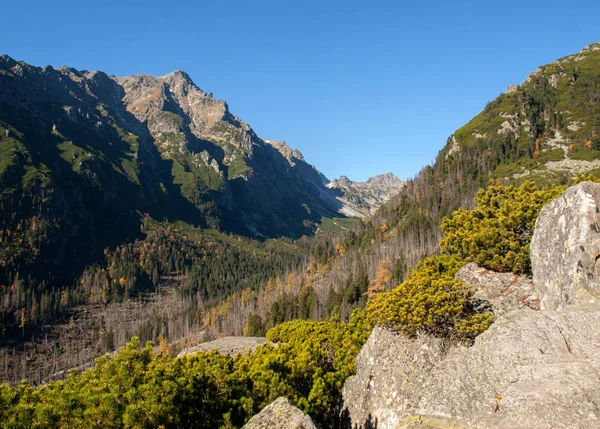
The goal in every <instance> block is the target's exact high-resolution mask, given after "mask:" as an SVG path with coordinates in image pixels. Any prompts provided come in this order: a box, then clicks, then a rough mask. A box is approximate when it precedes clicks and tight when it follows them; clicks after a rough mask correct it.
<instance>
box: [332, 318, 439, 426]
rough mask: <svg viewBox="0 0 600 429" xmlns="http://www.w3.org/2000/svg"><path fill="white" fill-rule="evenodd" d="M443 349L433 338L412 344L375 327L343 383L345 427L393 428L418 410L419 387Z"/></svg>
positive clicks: (418, 339) (426, 338)
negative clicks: (352, 374)
mask: <svg viewBox="0 0 600 429" xmlns="http://www.w3.org/2000/svg"><path fill="white" fill-rule="evenodd" d="M445 349H446V348H445V347H444V344H443V342H442V341H441V340H439V339H437V338H432V337H426V336H423V337H419V338H417V339H416V340H414V341H413V340H409V339H408V338H406V337H404V336H402V335H398V334H395V333H393V332H391V331H389V330H387V329H383V328H380V327H376V328H375V329H374V330H373V332H372V333H371V336H370V337H369V339H368V341H367V342H366V343H365V345H364V346H363V348H362V349H361V351H360V353H359V354H358V356H357V358H356V368H357V371H356V375H355V376H352V377H350V378H348V379H347V380H346V382H345V383H344V388H343V393H342V395H343V399H344V412H343V414H344V417H345V418H346V420H347V421H346V426H348V427H353V428H354V427H355V426H356V425H359V427H365V428H368V427H370V426H371V427H377V428H378V429H385V428H396V427H397V425H398V424H399V423H400V420H401V418H402V417H403V416H407V415H410V414H412V413H413V411H414V410H415V409H416V408H417V407H418V404H419V397H420V395H421V390H422V389H421V386H422V385H423V383H424V382H425V380H426V378H427V377H428V374H429V373H430V371H431V370H432V369H433V368H434V367H435V365H436V364H437V363H438V362H439V361H440V360H441V359H442V357H443V356H444V354H445ZM348 419H349V420H348ZM375 420H377V426H375Z"/></svg>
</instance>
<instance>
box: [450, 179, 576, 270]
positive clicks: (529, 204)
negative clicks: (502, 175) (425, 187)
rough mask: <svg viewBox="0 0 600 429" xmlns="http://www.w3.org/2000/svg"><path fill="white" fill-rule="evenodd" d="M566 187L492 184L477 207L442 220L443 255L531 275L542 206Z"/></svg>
mask: <svg viewBox="0 0 600 429" xmlns="http://www.w3.org/2000/svg"><path fill="white" fill-rule="evenodd" d="M564 189H565V188H564V187H553V188H552V189H537V188H536V186H535V184H534V183H533V182H525V183H523V184H522V185H521V186H520V187H516V186H513V185H511V186H506V187H504V186H500V185H493V186H490V187H489V188H488V189H487V190H480V191H479V192H478V193H477V198H476V202H477V207H476V208H475V209H473V210H465V209H462V208H461V209H458V210H456V211H455V212H454V213H453V214H452V217H451V218H444V219H443V220H442V230H443V231H444V234H445V237H444V239H443V240H442V241H441V243H440V244H441V247H442V253H444V254H451V255H457V256H459V257H461V258H463V259H464V260H465V261H467V262H475V263H477V264H478V265H480V266H482V267H486V268H489V269H491V270H494V271H499V272H511V271H512V272H514V273H519V274H521V273H525V274H529V273H531V262H530V260H529V242H530V241H531V236H532V235H533V229H534V227H535V221H536V219H537V217H538V215H539V213H540V211H541V209H542V207H543V206H544V205H545V204H546V203H547V202H548V201H550V200H552V199H553V198H556V197H557V196H558V195H560V194H561V193H562V192H563V191H564Z"/></svg>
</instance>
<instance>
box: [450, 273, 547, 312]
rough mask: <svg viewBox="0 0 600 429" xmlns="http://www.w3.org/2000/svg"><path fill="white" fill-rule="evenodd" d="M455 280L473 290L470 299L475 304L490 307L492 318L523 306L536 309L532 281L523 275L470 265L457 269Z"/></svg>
mask: <svg viewBox="0 0 600 429" xmlns="http://www.w3.org/2000/svg"><path fill="white" fill-rule="evenodd" d="M455 280H461V281H462V282H463V283H465V284H466V285H467V286H470V287H471V288H472V289H473V290H474V291H475V293H474V295H473V299H474V300H475V301H476V302H477V303H478V305H480V306H483V307H491V309H492V311H493V312H494V314H495V315H496V316H501V315H503V314H505V313H507V312H509V311H512V310H516V309H518V308H521V307H523V306H524V305H527V306H529V307H534V308H535V307H537V300H536V298H535V297H534V296H533V282H532V281H531V279H530V278H529V277H527V276H519V275H517V274H513V273H496V272H494V271H491V270H488V269H486V268H482V267H479V266H478V265H477V264H475V263H472V262H471V263H469V264H467V265H465V266H464V267H462V268H461V269H460V270H458V272H457V273H456V276H455Z"/></svg>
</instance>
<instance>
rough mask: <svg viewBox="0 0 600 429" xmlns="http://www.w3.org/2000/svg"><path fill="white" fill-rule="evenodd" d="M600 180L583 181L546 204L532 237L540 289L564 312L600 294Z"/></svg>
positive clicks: (543, 301) (546, 301)
mask: <svg viewBox="0 0 600 429" xmlns="http://www.w3.org/2000/svg"><path fill="white" fill-rule="evenodd" d="M599 204H600V184H597V183H593V182H583V183H580V184H579V185H577V186H574V187H571V188H569V189H567V190H566V191H565V192H564V193H563V194H562V195H561V196H560V197H559V198H557V199H555V200H554V201H552V202H550V203H549V204H548V205H546V206H545V207H544V208H543V209H542V211H541V213H540V216H539V217H538V219H537V222H536V227H535V231H534V234H533V238H532V240H531V266H532V270H533V283H534V286H535V293H536V295H537V298H538V299H539V301H540V306H541V308H542V309H548V310H556V309H558V310H560V309H563V308H565V307H567V306H569V305H573V304H577V303H586V302H595V301H597V300H598V297H599V296H600V263H599V262H598V259H600V215H599V210H598V205H599Z"/></svg>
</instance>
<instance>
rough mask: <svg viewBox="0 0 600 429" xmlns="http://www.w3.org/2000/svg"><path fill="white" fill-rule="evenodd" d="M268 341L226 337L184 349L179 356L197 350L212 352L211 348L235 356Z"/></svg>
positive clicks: (256, 338) (254, 338) (258, 338)
mask: <svg viewBox="0 0 600 429" xmlns="http://www.w3.org/2000/svg"><path fill="white" fill-rule="evenodd" d="M266 343H267V339H266V338H264V337H224V338H219V339H218V340H214V341H207V342H206V343H202V344H199V345H197V346H195V347H190V348H187V349H184V350H182V351H181V352H180V353H179V354H178V355H177V357H181V356H185V355H190V354H194V353H197V352H210V351H211V350H216V351H217V352H219V353H221V354H225V355H228V356H231V357H234V356H235V355H237V354H238V353H246V352H247V351H249V350H254V349H256V348H257V347H258V346H262V345H263V344H266Z"/></svg>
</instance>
